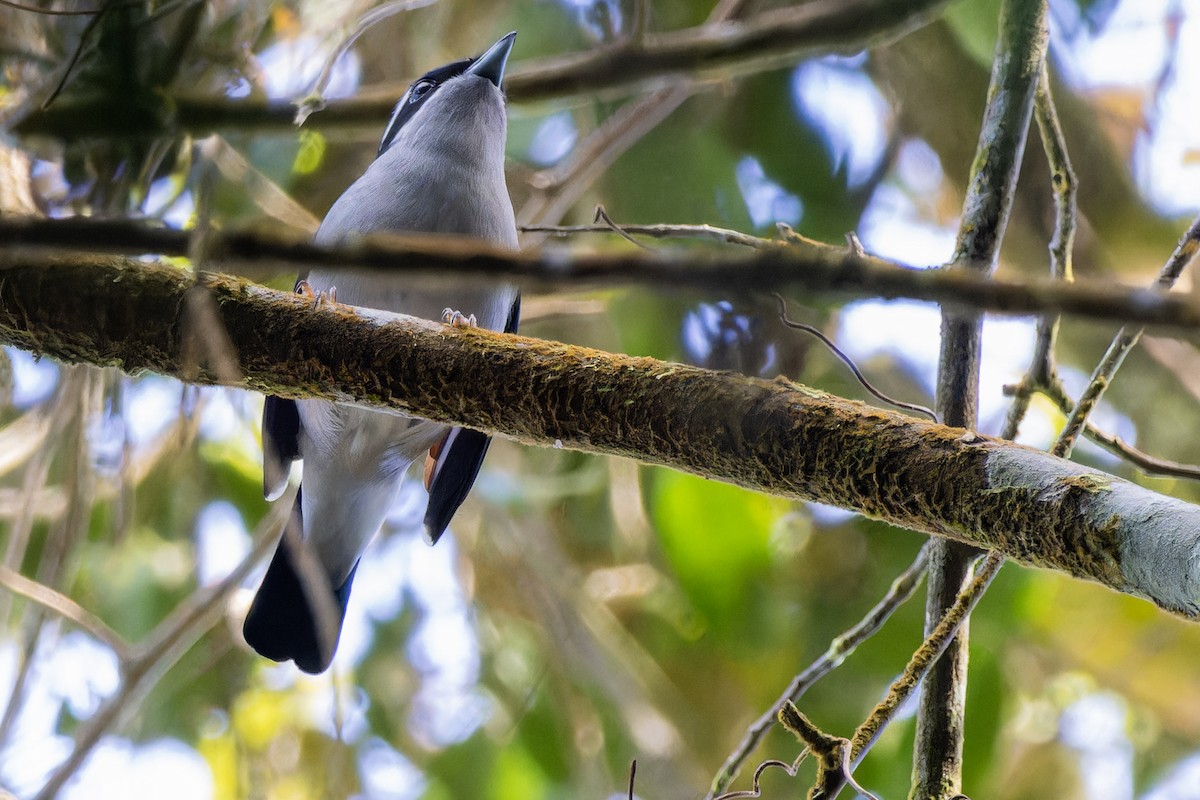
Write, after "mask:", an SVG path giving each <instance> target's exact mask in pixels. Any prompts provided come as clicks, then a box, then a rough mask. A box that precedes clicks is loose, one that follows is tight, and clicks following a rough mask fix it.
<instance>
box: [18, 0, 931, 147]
mask: <svg viewBox="0 0 1200 800" xmlns="http://www.w3.org/2000/svg"><path fill="white" fill-rule="evenodd" d="M947 4H948V2H947V0H821V2H810V3H804V4H803V5H799V6H795V7H790V8H780V9H774V10H771V11H767V12H764V13H762V14H759V15H757V16H755V17H754V18H752V19H749V20H746V21H745V22H732V21H727V22H723V23H720V24H704V25H699V26H696V27H693V28H684V29H681V30H675V31H669V32H666V33H659V34H653V35H650V34H647V35H645V36H643V37H641V38H640V39H637V40H624V41H621V42H617V43H615V44H613V45H610V46H607V47H599V48H596V49H594V50H590V51H588V52H585V53H577V54H572V55H567V56H559V57H555V58H548V59H544V60H541V61H538V62H535V63H526V64H517V65H514V67H513V69H512V71H511V73H510V75H509V78H508V80H507V82H506V84H505V88H506V91H507V93H508V96H509V98H510V100H512V101H513V102H518V103H523V102H531V101H532V102H537V101H544V100H547V99H551V98H556V97H567V96H589V97H591V96H594V95H595V94H596V93H597V92H606V93H609V94H619V93H622V92H630V91H633V90H636V89H638V88H641V87H644V86H646V85H658V86H661V85H662V84H664V83H668V82H670V83H678V82H687V83H692V82H694V81H695V80H698V79H699V80H727V79H728V78H730V77H731V76H738V75H747V74H751V73H754V72H761V71H764V70H769V69H775V68H778V67H780V66H784V65H787V64H790V63H795V62H796V61H798V60H800V59H801V58H803V57H807V56H816V55H821V54H827V53H835V52H853V51H857V50H861V49H863V48H865V47H868V46H873V45H876V44H879V43H881V42H884V41H888V40H890V39H893V38H897V37H899V36H902V35H903V34H905V33H907V32H909V31H911V30H913V29H915V28H917V27H919V26H921V25H923V24H925V23H926V22H928V21H929V20H930V19H932V18H934V17H935V16H936V15H937V14H939V13H940V12H941V10H942V9H943V8H944V7H945V6H946V5H947ZM404 83H406V82H404ZM402 92H403V90H402V89H399V88H398V87H397V86H388V87H383V88H381V89H380V91H379V92H378V93H377V94H376V95H373V96H370V97H359V98H354V99H348V100H339V101H331V102H330V103H329V104H328V105H327V106H326V107H325V108H324V110H322V111H321V112H320V113H316V114H313V115H312V117H310V119H309V124H310V125H311V126H312V127H314V128H317V129H322V130H325V129H330V128H338V127H359V126H369V127H370V128H372V129H375V128H377V127H378V126H379V123H380V121H381V120H385V119H387V117H388V114H389V113H390V112H391V109H392V106H393V105H394V104H395V102H396V98H397V97H399V96H400V94H401V93H402ZM123 99H124V98H107V99H106V98H100V99H79V100H73V101H72V102H59V103H56V104H55V105H54V106H53V107H51V108H49V109H45V110H43V111H41V112H39V113H37V114H34V115H31V116H29V117H26V118H25V119H23V120H21V121H20V122H19V123H18V124H17V125H16V126H15V128H16V131H17V132H18V133H19V134H21V135H26V136H29V135H45V136H54V137H57V138H59V139H70V140H74V139H79V138H95V137H104V136H132V135H136V136H141V137H146V136H152V135H171V134H181V133H188V134H191V135H193V136H205V135H208V134H209V133H214V132H220V131H224V130H230V129H240V130H266V129H276V130H278V129H290V128H292V127H293V124H294V118H295V114H296V107H295V105H294V104H293V103H290V102H269V101H251V100H240V101H237V102H230V101H228V100H227V99H225V98H217V97H195V96H186V95H175V96H171V97H164V98H163V107H162V108H159V109H140V110H135V109H130V108H128V107H127V106H121V107H120V108H119V111H120V113H114V105H116V104H118V103H119V102H120V101H122V100H123Z"/></svg>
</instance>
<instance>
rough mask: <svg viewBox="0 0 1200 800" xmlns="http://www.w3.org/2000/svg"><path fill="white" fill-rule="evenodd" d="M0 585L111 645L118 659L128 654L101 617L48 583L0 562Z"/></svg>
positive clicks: (115, 634) (114, 632)
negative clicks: (42, 582)
mask: <svg viewBox="0 0 1200 800" xmlns="http://www.w3.org/2000/svg"><path fill="white" fill-rule="evenodd" d="M0 586H4V587H5V588H6V589H8V590H9V591H10V592H12V593H13V594H19V595H21V596H22V597H25V598H28V599H29V600H32V601H33V602H35V603H37V604H38V605H40V606H42V607H43V608H45V609H47V610H48V611H51V612H53V613H55V614H57V615H58V616H60V617H62V618H63V619H66V620H70V621H71V622H74V623H75V624H76V625H78V626H79V627H80V628H83V629H84V630H85V631H87V632H88V633H90V634H91V635H92V636H94V637H95V638H97V639H99V640H100V641H102V642H104V643H105V644H107V645H108V646H109V647H110V648H112V650H113V652H114V653H116V655H117V660H118V661H124V660H125V659H126V658H127V657H128V653H129V645H128V644H127V643H126V642H125V640H124V639H122V638H121V636H120V634H118V633H117V632H116V631H114V630H113V629H112V628H110V627H108V625H107V624H105V622H104V620H102V619H100V618H99V617H98V616H96V615H95V614H93V613H92V612H90V611H88V610H87V609H86V608H84V607H83V606H81V605H79V604H78V603H76V602H75V601H74V600H72V599H71V598H69V597H67V596H66V595H64V594H62V593H61V592H56V591H55V590H54V589H51V588H50V587H49V586H46V585H44V584H41V583H38V582H37V581H35V580H30V579H29V578H26V577H25V576H24V575H22V574H21V573H19V572H16V571H14V570H11V569H9V568H8V567H6V566H3V565H0Z"/></svg>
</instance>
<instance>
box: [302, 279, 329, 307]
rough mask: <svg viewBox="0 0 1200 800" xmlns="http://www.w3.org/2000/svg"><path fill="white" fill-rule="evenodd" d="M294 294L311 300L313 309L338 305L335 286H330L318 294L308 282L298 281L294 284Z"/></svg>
mask: <svg viewBox="0 0 1200 800" xmlns="http://www.w3.org/2000/svg"><path fill="white" fill-rule="evenodd" d="M296 294H301V295H304V296H305V297H306V298H308V299H309V300H311V301H312V304H313V307H314V308H319V307H320V306H323V305H330V306H336V305H338V300H337V287H336V286H330V287H329V289H328V290H326V291H323V292H318V291H317V290H316V289H314V288H313V287H312V284H311V283H309V282H308V281H299V282H298V283H297V284H296Z"/></svg>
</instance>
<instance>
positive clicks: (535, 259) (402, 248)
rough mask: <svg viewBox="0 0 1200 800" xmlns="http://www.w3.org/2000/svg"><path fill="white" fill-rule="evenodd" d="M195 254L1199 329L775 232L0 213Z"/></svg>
mask: <svg viewBox="0 0 1200 800" xmlns="http://www.w3.org/2000/svg"><path fill="white" fill-rule="evenodd" d="M197 246H199V248H200V250H199V251H200V252H202V253H203V254H204V258H205V260H206V263H208V264H211V265H214V266H220V267H222V268H227V269H229V270H230V271H237V272H241V273H244V274H249V275H255V276H263V275H268V274H275V273H277V272H286V273H288V274H290V275H295V274H296V272H297V271H300V270H303V269H312V268H315V267H320V266H336V267H337V268H339V269H346V268H351V267H358V268H361V269H378V270H388V271H389V272H391V273H396V274H399V273H401V272H403V273H404V274H410V275H427V276H434V277H436V276H441V275H449V274H453V275H456V276H464V275H481V276H484V275H486V276H488V277H508V278H512V279H514V280H517V281H519V282H520V283H521V286H522V287H523V288H524V289H526V290H527V291H537V290H540V289H559V288H562V287H564V286H571V287H572V288H576V289H582V288H591V287H597V286H613V285H628V284H648V285H659V286H669V287H671V288H672V289H679V288H681V287H686V288H694V289H718V290H721V291H725V290H727V289H728V288H729V287H730V286H736V287H738V289H739V290H741V291H746V292H754V291H764V292H766V291H787V290H794V291H801V290H802V291H804V292H806V293H828V294H836V295H844V296H852V297H863V296H869V297H882V298H884V299H895V298H909V299H913V300H925V301H929V302H934V303H944V304H949V305H953V306H959V307H962V308H968V309H979V310H984V311H991V312H995V313H1000V314H1047V313H1064V314H1073V315H1076V316H1079V317H1084V318H1090V319H1099V320H1108V321H1115V322H1120V323H1122V324H1124V323H1127V322H1128V323H1139V324H1143V325H1149V326H1153V327H1156V328H1161V329H1168V330H1175V331H1179V332H1184V331H1189V332H1192V333H1195V331H1197V330H1200V305H1198V304H1197V303H1196V302H1195V300H1193V299H1192V298H1191V297H1189V296H1187V295H1185V294H1182V293H1178V294H1171V293H1169V292H1166V291H1163V290H1160V289H1155V288H1150V289H1146V288H1135V287H1128V286H1122V285H1119V284H1114V283H1113V282H1112V281H1107V280H1106V281H1103V282H1099V281H1097V282H1094V283H1082V282H1077V283H1071V284H1064V283H1063V282H1061V281H1056V280H1052V279H1049V278H1041V279H1027V280H1024V281H1021V282H1017V281H1007V280H996V279H992V278H988V277H986V276H981V275H977V274H974V273H972V272H969V271H965V270H964V271H955V270H942V269H923V270H922V269H911V268H908V267H906V266H904V265H902V264H898V263H896V262H891V261H885V260H884V259H881V258H875V257H874V256H863V255H856V254H854V253H851V252H849V251H848V250H847V249H846V248H844V247H834V246H831V245H816V244H806V245H804V246H803V247H799V246H795V247H789V246H786V245H783V244H780V245H779V246H776V247H770V248H762V249H759V250H755V251H754V252H752V253H749V254H747V253H746V252H736V253H728V254H725V253H723V254H720V255H718V254H714V253H711V252H697V251H695V250H688V251H675V252H671V251H667V252H658V253H655V254H654V255H646V254H644V253H612V254H604V255H588V254H583V255H573V254H568V253H564V252H561V251H546V252H541V253H538V254H512V253H508V252H503V251H499V250H492V249H489V248H487V247H486V246H483V245H480V244H477V243H471V242H469V241H463V240H454V239H432V238H430V237H414V236H385V235H379V236H371V237H367V238H364V239H361V240H359V241H358V242H356V243H355V244H353V245H351V246H349V247H346V248H342V249H325V248H321V247H318V246H317V245H314V244H313V243H312V242H311V241H310V239H309V238H308V237H307V236H293V235H289V234H287V233H284V232H279V231H274V232H270V233H268V232H258V233H256V232H252V231H242V232H231V233H216V232H214V233H211V234H209V235H206V236H205V237H204V240H203V241H202V242H199V243H195V242H193V237H192V235H191V234H189V233H187V232H185V231H177V230H171V229H168V228H154V227H150V226H147V225H145V224H141V223H135V222H127V221H118V220H110V221H97V220H88V219H65V220H41V219H28V218H27V219H12V218H9V219H4V220H0V251H7V252H8V253H9V255H7V256H5V257H4V258H3V259H0V270H4V269H5V268H6V267H5V264H6V263H10V264H20V265H26V266H33V265H36V264H37V263H40V262H41V261H45V260H46V259H45V258H44V257H38V256H36V255H34V254H28V253H22V251H23V250H25V249H45V248H50V249H53V250H57V251H63V250H65V251H83V252H86V253H114V254H122V255H141V254H144V253H158V254H161V255H167V256H187V255H190V254H192V253H195V252H197Z"/></svg>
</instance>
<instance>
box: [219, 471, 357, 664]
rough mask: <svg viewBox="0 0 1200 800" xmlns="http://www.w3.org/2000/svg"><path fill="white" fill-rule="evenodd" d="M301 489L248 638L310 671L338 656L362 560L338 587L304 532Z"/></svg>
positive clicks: (253, 608)
mask: <svg viewBox="0 0 1200 800" xmlns="http://www.w3.org/2000/svg"><path fill="white" fill-rule="evenodd" d="M303 530H304V525H303V520H302V518H301V510H300V494H299V493H297V494H296V504H295V506H294V507H293V509H292V515H291V518H290V519H289V520H288V524H287V527H286V528H285V529H284V531H283V536H282V537H281V538H280V540H279V546H278V548H276V550H275V556H274V557H273V558H272V559H271V564H270V566H268V567H267V574H266V575H265V576H264V577H263V582H262V586H261V587H259V590H258V594H256V595H255V596H254V602H253V603H251V604H250V612H249V613H248V614H247V615H246V622H245V624H244V625H243V626H242V635H243V636H245V638H246V643H247V644H248V645H250V646H251V647H253V648H254V649H255V650H256V651H257V652H258V653H259V655H262V656H265V657H266V658H269V659H271V660H273V661H287V660H288V659H292V660H294V661H295V662H296V666H298V667H299V668H300V669H302V670H304V671H305V672H307V673H310V674H313V675H315V674H317V673H319V672H324V671H325V670H327V669H328V668H329V664H330V662H331V661H332V660H333V653H334V650H336V649H337V643H338V637H339V636H341V633H342V620H343V619H345V616H346V603H347V602H348V601H349V600H350V586H351V584H352V583H353V582H354V573H355V571H356V570H357V569H358V564H357V563H356V564H355V565H354V567H353V568H352V569H351V570H350V574H349V575H347V576H346V580H345V581H344V582H343V583H342V585H341V586H339V587H337V588H336V589H335V588H333V587H332V586H330V582H329V578H328V575H327V574H326V572H325V570H324V568H322V566H321V564H320V562H319V561H318V560H317V558H316V556H315V555H314V554H313V553H312V552H311V550H310V549H309V548H308V545H307V544H306V542H305V540H304V535H303Z"/></svg>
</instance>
